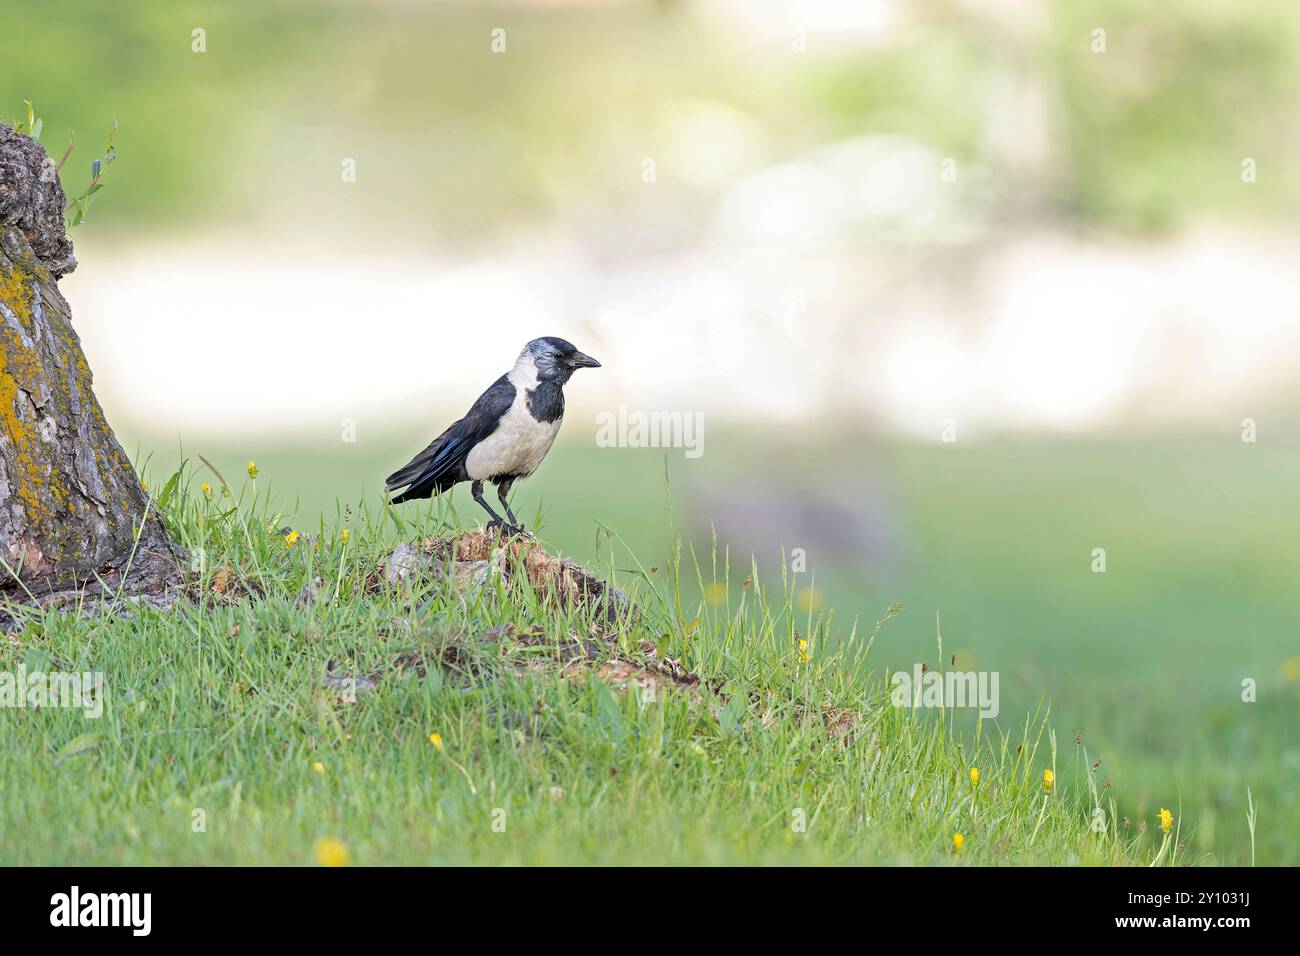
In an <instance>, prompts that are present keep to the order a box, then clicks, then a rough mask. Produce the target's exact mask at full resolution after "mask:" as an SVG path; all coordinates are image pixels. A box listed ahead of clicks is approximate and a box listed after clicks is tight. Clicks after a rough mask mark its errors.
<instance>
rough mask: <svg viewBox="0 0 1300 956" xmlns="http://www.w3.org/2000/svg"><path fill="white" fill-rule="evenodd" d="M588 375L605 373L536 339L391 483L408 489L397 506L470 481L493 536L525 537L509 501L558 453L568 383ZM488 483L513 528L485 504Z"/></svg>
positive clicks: (560, 342)
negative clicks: (500, 532)
mask: <svg viewBox="0 0 1300 956" xmlns="http://www.w3.org/2000/svg"><path fill="white" fill-rule="evenodd" d="M580 368H600V363H599V362H597V361H596V360H595V359H594V358H592V357H591V356H590V355H584V354H583V353H582V352H579V351H578V350H577V349H576V348H574V347H573V345H572V344H571V343H569V342H566V341H565V340H564V339H560V338H556V337H555V336H553V335H548V336H546V337H545V338H540V339H533V340H532V341H531V342H529V343H528V344H527V345H525V346H524V349H523V351H522V352H520V353H519V358H518V359H517V360H516V361H515V367H514V368H512V369H511V370H510V371H509V372H507V373H506V374H505V375H502V376H501V377H500V378H499V379H497V380H496V381H495V382H493V383H492V385H491V386H490V387H489V388H488V390H487V391H486V392H484V393H483V394H482V395H480V396H479V397H478V401H476V402H475V403H474V405H473V407H472V408H470V410H469V411H468V412H466V413H465V417H464V418H462V419H460V420H459V421H456V422H453V423H452V424H451V425H450V426H449V427H448V428H447V430H446V431H445V432H443V433H442V434H441V435H439V436H438V437H437V438H435V439H434V440H433V441H432V442H430V443H429V447H428V448H426V449H425V450H424V451H422V452H420V453H419V454H418V455H416V456H415V457H414V458H412V459H411V461H410V463H409V464H407V465H406V467H404V468H401V469H399V470H397V471H395V472H393V473H392V474H391V475H389V476H388V480H387V482H385V489H386V490H387V491H389V492H392V491H395V490H396V489H398V488H405V490H404V491H402V492H401V493H400V494H398V495H397V496H395V497H394V498H393V499H392V502H393V504H401V503H402V502H403V501H410V500H412V499H415V498H431V497H433V496H434V495H436V494H439V493H440V492H443V491H446V490H447V489H448V488H450V487H452V486H453V485H456V484H459V483H460V482H462V481H470V482H473V484H472V485H470V493H471V494H472V495H473V496H474V500H475V501H477V502H478V503H479V504H480V505H482V506H483V508H484V510H486V511H487V513H488V514H490V515H491V516H492V520H491V522H489V524H488V527H489V528H490V529H492V528H502V529H504V530H505V531H506V532H507V533H509V534H516V533H519V532H522V531H523V526H522V525H521V524H520V523H519V521H518V520H517V519H516V518H515V515H514V512H513V511H511V510H510V502H509V500H508V499H507V497H506V496H507V495H509V494H510V486H511V485H513V484H514V483H515V482H516V481H520V480H522V479H524V478H527V477H528V476H529V475H531V474H532V473H533V472H535V471H536V470H537V466H538V465H540V464H541V463H542V459H543V458H545V457H546V453H547V452H548V451H550V450H551V444H552V443H553V442H554V441H555V436H556V434H557V433H558V432H559V430H560V421H561V419H562V418H563V417H564V391H563V388H564V383H565V382H567V381H568V380H569V376H571V375H572V374H573V373H574V372H575V371H576V370H577V369H580ZM485 481H490V482H492V483H493V484H494V485H496V489H497V498H498V499H499V500H500V501H501V504H502V506H503V507H504V508H505V511H506V516H507V517H508V518H509V524H508V525H507V524H506V523H505V522H504V521H503V520H502V518H501V516H500V515H499V514H497V513H496V512H495V511H493V510H492V506H491V505H489V504H488V503H487V502H486V501H484V500H483V482H485Z"/></svg>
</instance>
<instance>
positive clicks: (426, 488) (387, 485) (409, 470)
mask: <svg viewBox="0 0 1300 956" xmlns="http://www.w3.org/2000/svg"><path fill="white" fill-rule="evenodd" d="M454 427H456V426H455V425H452V426H451V427H450V428H448V429H447V430H446V431H444V432H443V433H442V434H441V435H439V436H438V437H437V438H435V439H434V440H433V441H431V442H429V447H427V448H425V449H424V451H422V452H420V453H419V454H418V455H416V456H415V457H414V458H412V459H411V460H410V461H409V462H407V463H406V464H405V465H403V466H402V467H401V468H399V469H397V471H395V472H393V473H392V474H391V475H389V476H388V477H387V478H386V479H384V490H385V491H387V492H390V493H391V492H393V491H395V490H396V489H398V488H402V487H405V486H407V485H410V487H409V488H407V489H406V490H405V491H403V492H402V493H401V494H399V495H397V496H396V497H394V498H392V499H390V500H391V501H392V503H393V504H395V505H398V504H401V503H402V502H403V501H409V500H410V499H412V498H428V497H429V496H430V494H431V493H432V489H433V488H434V486H435V485H436V481H430V480H428V479H429V478H430V476H429V475H428V474H427V470H428V468H429V465H430V463H431V462H432V461H433V460H434V459H435V458H436V457H437V455H438V452H439V451H441V450H442V446H443V442H444V441H445V439H446V438H447V435H448V433H449V432H450V431H451V429H452V428H454ZM439 490H441V489H439Z"/></svg>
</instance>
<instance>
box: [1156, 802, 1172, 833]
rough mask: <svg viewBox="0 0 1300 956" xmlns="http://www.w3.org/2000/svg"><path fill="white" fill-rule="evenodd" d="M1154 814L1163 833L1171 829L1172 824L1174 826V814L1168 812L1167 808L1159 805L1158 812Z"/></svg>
mask: <svg viewBox="0 0 1300 956" xmlns="http://www.w3.org/2000/svg"><path fill="white" fill-rule="evenodd" d="M1156 816H1158V817H1159V818H1160V829H1161V830H1163V831H1164V832H1165V833H1168V832H1169V831H1170V830H1172V829H1173V826H1174V815H1173V814H1172V813H1170V812H1169V811H1168V810H1166V809H1165V808H1164V807H1161V808H1160V812H1159V813H1158V814H1156Z"/></svg>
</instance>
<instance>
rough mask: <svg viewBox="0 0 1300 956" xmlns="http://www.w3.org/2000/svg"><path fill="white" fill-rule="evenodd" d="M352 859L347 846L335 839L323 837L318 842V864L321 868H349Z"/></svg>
mask: <svg viewBox="0 0 1300 956" xmlns="http://www.w3.org/2000/svg"><path fill="white" fill-rule="evenodd" d="M351 859H352V854H351V853H349V852H348V848H347V846H346V845H345V844H344V843H343V841H342V840H336V839H335V838H334V837H321V838H320V839H319V840H317V841H316V862H318V863H319V864H320V865H321V866H347V865H348V861H349V860H351Z"/></svg>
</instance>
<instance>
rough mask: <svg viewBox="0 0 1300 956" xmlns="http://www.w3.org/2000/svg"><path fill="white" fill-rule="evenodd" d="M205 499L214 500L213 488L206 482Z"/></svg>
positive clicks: (204, 485) (204, 487)
mask: <svg viewBox="0 0 1300 956" xmlns="http://www.w3.org/2000/svg"><path fill="white" fill-rule="evenodd" d="M203 497H204V498H207V499H208V500H209V501H211V500H212V486H211V485H210V484H208V483H207V482H206V481H205V482H204V483H203Z"/></svg>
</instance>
